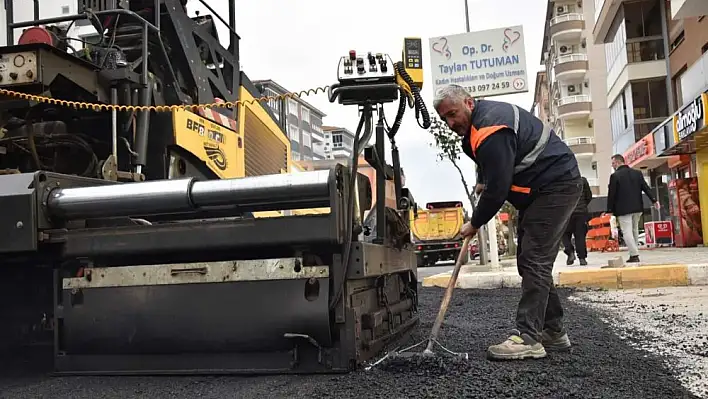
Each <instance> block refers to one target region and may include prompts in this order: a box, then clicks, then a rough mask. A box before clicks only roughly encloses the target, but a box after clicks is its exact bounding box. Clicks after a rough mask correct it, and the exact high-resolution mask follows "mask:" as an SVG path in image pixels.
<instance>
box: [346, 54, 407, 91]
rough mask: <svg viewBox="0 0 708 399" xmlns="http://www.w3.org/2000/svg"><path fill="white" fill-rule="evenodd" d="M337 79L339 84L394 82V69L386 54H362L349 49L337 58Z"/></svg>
mask: <svg viewBox="0 0 708 399" xmlns="http://www.w3.org/2000/svg"><path fill="white" fill-rule="evenodd" d="M337 79H338V80H339V83H340V84H341V85H351V84H358V83H362V84H376V83H395V82H396V71H395V70H394V67H393V61H392V60H391V57H390V56H389V55H388V54H382V53H376V54H373V53H371V52H369V53H367V54H366V55H363V54H357V52H356V51H354V50H351V51H349V54H348V55H346V56H344V57H341V58H340V59H339V68H338V70H337Z"/></svg>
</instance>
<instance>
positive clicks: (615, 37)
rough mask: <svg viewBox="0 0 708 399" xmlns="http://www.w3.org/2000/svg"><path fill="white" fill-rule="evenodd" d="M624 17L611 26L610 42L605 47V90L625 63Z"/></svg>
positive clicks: (613, 82)
mask: <svg viewBox="0 0 708 399" xmlns="http://www.w3.org/2000/svg"><path fill="white" fill-rule="evenodd" d="M624 23H625V22H624V19H622V20H621V21H620V22H619V23H618V24H617V26H613V27H612V30H613V31H612V33H610V34H609V35H608V37H610V38H612V39H611V42H610V43H608V44H606V45H605V46H604V47H605V62H606V67H607V71H608V72H607V90H609V89H610V88H611V87H612V85H614V84H615V81H616V80H617V78H618V77H619V75H620V73H621V72H622V69H623V68H624V67H625V65H627V49H626V47H627V36H626V34H625V28H624Z"/></svg>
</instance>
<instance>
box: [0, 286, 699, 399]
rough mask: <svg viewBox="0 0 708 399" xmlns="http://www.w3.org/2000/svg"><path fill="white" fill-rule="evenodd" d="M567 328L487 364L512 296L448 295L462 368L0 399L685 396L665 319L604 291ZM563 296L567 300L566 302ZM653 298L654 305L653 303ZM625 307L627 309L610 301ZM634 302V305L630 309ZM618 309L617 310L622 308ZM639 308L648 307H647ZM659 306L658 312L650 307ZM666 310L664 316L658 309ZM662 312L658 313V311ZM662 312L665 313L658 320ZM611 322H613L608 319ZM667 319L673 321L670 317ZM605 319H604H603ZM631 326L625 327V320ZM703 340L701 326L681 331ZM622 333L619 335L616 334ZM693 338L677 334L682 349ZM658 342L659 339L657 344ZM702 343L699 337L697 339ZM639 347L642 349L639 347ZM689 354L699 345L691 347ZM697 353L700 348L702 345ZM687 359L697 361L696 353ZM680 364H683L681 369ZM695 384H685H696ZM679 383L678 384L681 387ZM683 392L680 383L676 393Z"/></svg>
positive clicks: (199, 380)
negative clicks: (552, 343) (551, 344)
mask: <svg viewBox="0 0 708 399" xmlns="http://www.w3.org/2000/svg"><path fill="white" fill-rule="evenodd" d="M442 292H443V290H442V289H437V288H425V289H421V290H420V300H421V313H422V318H423V322H422V325H421V328H420V329H419V330H418V332H417V333H416V334H415V335H414V336H413V337H412V338H411V342H419V341H421V340H423V339H424V338H425V336H426V335H427V333H428V332H429V330H430V328H431V325H432V322H433V320H434V318H435V315H436V313H437V307H438V306H439V303H440V299H441V297H442ZM562 295H563V298H564V299H563V300H564V303H565V304H566V315H567V326H568V328H569V330H570V332H571V339H572V340H573V342H574V344H575V347H574V349H573V350H572V351H571V352H569V353H556V354H552V355H550V356H549V357H548V358H546V359H542V360H536V361H523V362H490V361H488V360H486V359H485V357H484V353H485V350H486V348H487V346H488V345H490V344H493V343H496V342H498V341H499V339H501V338H505V337H506V335H507V331H508V329H509V327H510V325H511V322H512V320H513V316H514V312H515V307H516V304H517V301H518V298H519V291H518V290H514V289H503V290H481V291H478V290H464V291H463V290H458V291H456V292H455V295H454V297H453V300H452V303H451V306H450V309H449V312H448V316H447V318H446V322H445V324H444V326H443V328H442V330H441V343H442V344H443V345H445V346H447V347H448V348H449V349H450V350H453V351H459V352H468V353H469V354H470V358H469V360H467V361H461V360H456V359H453V358H447V357H445V358H443V357H440V358H437V359H434V361H422V362H419V361H414V360H406V361H403V362H395V363H382V364H381V365H380V367H377V368H375V369H373V370H370V371H363V370H362V371H358V372H354V373H351V374H348V375H334V376H275V377H252V378H241V377H130V378H128V377H64V378H50V377H47V376H46V375H43V374H41V373H37V372H35V373H19V372H18V371H17V369H15V370H14V372H12V373H11V374H9V375H8V374H6V373H5V374H3V375H4V377H3V376H0V397H2V398H50V397H51V398H57V399H58V398H73V399H79V398H92V399H94V398H95V399H98V398H118V397H122V398H125V397H130V398H150V399H155V398H243V399H247V398H258V399H264V398H268V399H270V398H313V397H315V398H364V397H366V398H421V397H431V398H433V397H434V398H463V397H474V398H494V397H502V398H503V397H510V398H526V397H529V398H643V399H647V398H694V397H698V396H696V395H694V394H692V393H691V392H690V391H689V390H688V388H687V386H689V385H690V384H688V383H687V382H686V381H687V380H686V378H684V374H682V373H683V371H682V370H677V369H676V368H675V367H674V366H673V364H675V362H673V361H672V360H671V359H673V354H672V353H671V352H672V351H671V350H668V353H666V351H664V352H662V351H656V350H653V349H656V348H658V347H671V345H677V344H676V342H680V341H681V340H682V339H683V338H682V337H680V336H678V335H677V334H680V332H678V331H676V332H675V333H674V332H673V331H674V330H671V329H670V328H672V326H673V324H672V321H671V320H674V318H672V316H666V317H668V318H667V319H664V322H665V323H664V324H661V323H659V325H658V327H657V328H659V329H666V328H669V330H665V333H664V334H663V335H659V336H658V337H657V336H655V335H651V334H650V333H648V332H647V331H646V329H644V330H643V329H641V328H640V329H634V328H632V327H631V326H626V325H625V326H624V327H619V326H620V324H617V323H618V322H617V321H615V320H614V319H613V317H616V316H617V314H618V312H619V313H636V319H631V317H635V316H628V317H630V323H635V324H642V323H644V322H643V321H642V320H646V318H647V317H649V319H653V317H655V316H653V315H648V314H647V313H642V312H639V311H637V309H643V308H642V307H641V303H640V304H639V305H636V306H637V307H638V308H633V307H632V305H631V303H632V298H622V299H621V300H620V299H617V297H613V296H612V295H614V294H612V295H610V294H607V293H581V294H577V293H576V294H571V293H570V292H568V291H563V292H562ZM569 295H571V296H572V298H568V296H569ZM658 298H659V297H656V299H657V300H658ZM625 299H626V300H628V301H629V302H628V303H630V304H629V305H627V306H629V307H620V306H617V305H616V304H615V303H620V302H622V303H624V302H623V301H624V300H625ZM635 303H636V302H635ZM622 306H624V305H622ZM647 306H649V305H647ZM652 306H657V307H658V308H662V305H652ZM667 312H668V310H667ZM660 313H662V312H660ZM663 313H665V314H667V315H668V314H670V313H666V312H663ZM613 315H614V316H613ZM675 319H676V320H678V319H680V317H678V316H677V317H676V318H675ZM605 320H606V321H605ZM632 320H634V321H632ZM696 328H698V329H701V328H702V331H703V334H705V325H704V324H702V325H698V324H695V325H693V326H692V327H689V326H688V325H686V326H685V330H684V332H686V331H698V330H695V329H696ZM630 330H631V331H632V333H631V334H628V333H627V332H626V331H630ZM694 336H695V337H698V338H700V336H699V335H687V339H688V341H689V342H695V341H694V340H695V339H697V338H693V337H694ZM667 337H668V338H667ZM703 337H705V335H703ZM642 346H643V347H644V348H643V347H642ZM696 348H699V346H696ZM703 349H705V344H704V345H703ZM695 356H697V357H700V356H703V358H704V359H705V352H703V354H702V355H701V354H696V355H695ZM686 363H687V362H686ZM696 381H698V380H694V382H696ZM682 382H683V383H682ZM684 384H685V385H684Z"/></svg>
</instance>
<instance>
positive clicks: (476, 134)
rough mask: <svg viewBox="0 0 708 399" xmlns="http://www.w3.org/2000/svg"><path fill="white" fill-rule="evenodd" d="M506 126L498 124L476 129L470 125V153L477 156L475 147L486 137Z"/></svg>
mask: <svg viewBox="0 0 708 399" xmlns="http://www.w3.org/2000/svg"><path fill="white" fill-rule="evenodd" d="M507 127H508V126H506V125H498V126H487V127H483V128H480V129H477V128H476V127H474V126H472V130H471V131H470V147H472V154H473V155H475V156H477V148H479V146H480V145H482V143H483V142H484V140H485V139H486V138H487V137H489V136H491V135H492V134H494V133H496V132H498V131H500V130H502V129H504V128H507Z"/></svg>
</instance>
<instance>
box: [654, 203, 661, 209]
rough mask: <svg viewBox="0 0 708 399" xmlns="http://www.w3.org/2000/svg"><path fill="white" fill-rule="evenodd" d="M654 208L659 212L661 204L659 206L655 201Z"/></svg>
mask: <svg viewBox="0 0 708 399" xmlns="http://www.w3.org/2000/svg"><path fill="white" fill-rule="evenodd" d="M654 208H656V209H658V210H661V204H659V201H656V202H655V203H654Z"/></svg>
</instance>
